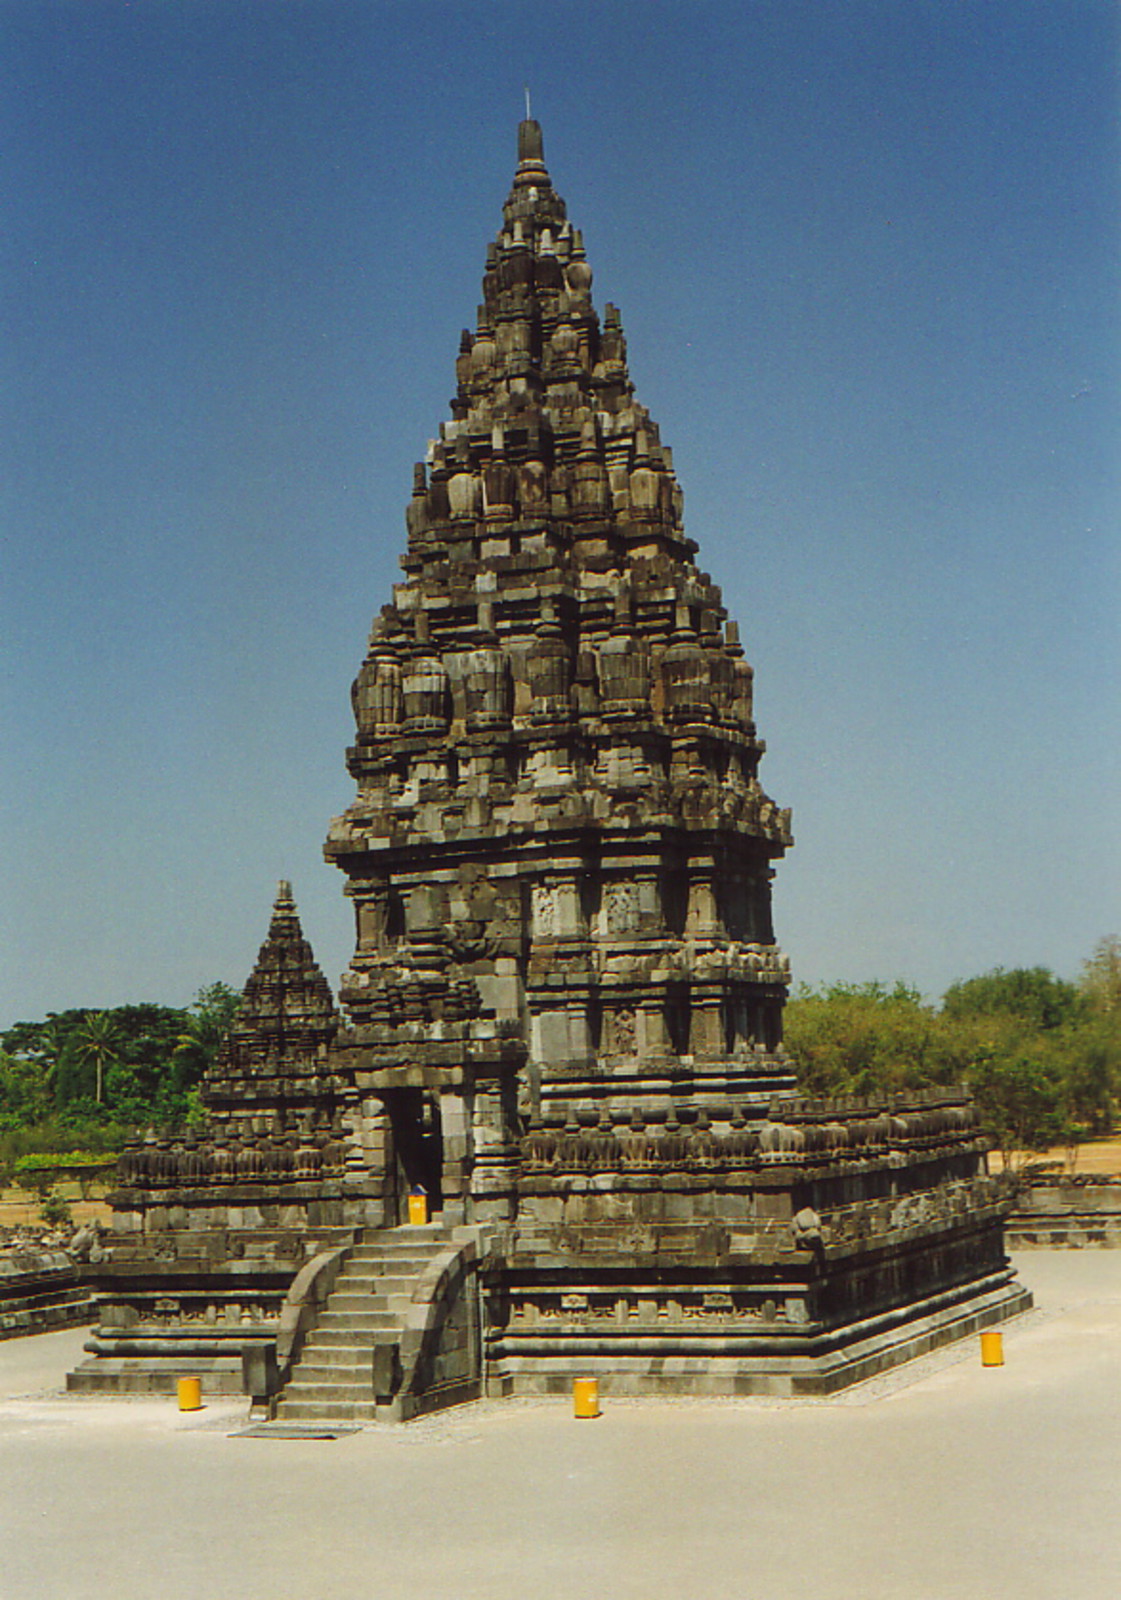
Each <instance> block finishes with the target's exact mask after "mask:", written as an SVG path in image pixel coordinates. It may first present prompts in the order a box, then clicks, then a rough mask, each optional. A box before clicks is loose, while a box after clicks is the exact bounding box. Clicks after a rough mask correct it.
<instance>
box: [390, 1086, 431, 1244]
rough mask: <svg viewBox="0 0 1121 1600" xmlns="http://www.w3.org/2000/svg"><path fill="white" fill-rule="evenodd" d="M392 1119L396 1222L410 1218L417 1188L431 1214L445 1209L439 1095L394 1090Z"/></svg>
mask: <svg viewBox="0 0 1121 1600" xmlns="http://www.w3.org/2000/svg"><path fill="white" fill-rule="evenodd" d="M389 1120H390V1126H391V1127H392V1130H393V1149H394V1152H395V1156H396V1179H397V1221H398V1222H399V1223H401V1222H407V1221H408V1217H409V1196H410V1194H414V1193H415V1192H416V1191H417V1190H418V1189H423V1191H424V1193H425V1194H426V1195H427V1196H428V1214H429V1216H430V1217H431V1216H435V1215H436V1213H437V1212H439V1211H442V1210H443V1194H442V1191H441V1174H442V1172H443V1166H444V1137H443V1131H442V1127H441V1118H440V1097H439V1095H436V1094H433V1093H432V1092H431V1091H429V1090H425V1089H394V1090H393V1091H392V1092H391V1094H390V1095H389Z"/></svg>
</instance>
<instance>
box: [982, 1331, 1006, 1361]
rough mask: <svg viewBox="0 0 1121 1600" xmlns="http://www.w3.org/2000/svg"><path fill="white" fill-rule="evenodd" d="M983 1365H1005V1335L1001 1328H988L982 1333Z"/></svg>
mask: <svg viewBox="0 0 1121 1600" xmlns="http://www.w3.org/2000/svg"><path fill="white" fill-rule="evenodd" d="M981 1365H982V1366H983V1367H1003V1365H1004V1336H1003V1334H1002V1333H1001V1332H1000V1329H999V1328H988V1329H986V1331H985V1332H984V1333H983V1334H982V1335H981Z"/></svg>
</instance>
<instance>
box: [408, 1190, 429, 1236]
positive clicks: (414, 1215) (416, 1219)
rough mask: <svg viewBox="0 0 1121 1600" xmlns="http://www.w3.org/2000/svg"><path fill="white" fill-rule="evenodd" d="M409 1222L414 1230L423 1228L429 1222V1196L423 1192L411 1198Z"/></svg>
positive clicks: (412, 1195)
mask: <svg viewBox="0 0 1121 1600" xmlns="http://www.w3.org/2000/svg"><path fill="white" fill-rule="evenodd" d="M409 1221H410V1222H411V1223H412V1225H413V1227H414V1228H423V1227H424V1226H425V1224H426V1223H427V1221H428V1196H427V1195H426V1194H425V1193H424V1191H423V1190H421V1191H420V1192H419V1193H418V1194H411V1195H410V1196H409Z"/></svg>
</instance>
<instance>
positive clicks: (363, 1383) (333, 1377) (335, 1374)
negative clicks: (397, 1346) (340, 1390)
mask: <svg viewBox="0 0 1121 1600" xmlns="http://www.w3.org/2000/svg"><path fill="white" fill-rule="evenodd" d="M361 1355H362V1359H361V1361H356V1362H354V1363H353V1364H352V1365H349V1366H343V1365H341V1364H340V1365H335V1363H334V1362H331V1363H329V1364H324V1365H322V1366H321V1365H318V1364H315V1365H309V1364H308V1362H306V1361H301V1362H300V1383H299V1385H297V1384H291V1385H290V1386H289V1387H290V1388H291V1389H293V1390H294V1389H296V1388H298V1387H300V1386H301V1385H303V1384H305V1383H312V1384H314V1385H315V1387H316V1389H317V1390H318V1389H319V1388H321V1387H322V1386H323V1384H340V1383H341V1384H346V1385H349V1386H350V1387H351V1388H354V1387H358V1388H360V1389H363V1390H365V1392H366V1393H367V1394H368V1393H369V1392H370V1390H371V1387H372V1384H373V1381H374V1380H373V1371H374V1352H373V1351H372V1350H363V1351H362V1352H361ZM285 1392H286V1393H287V1391H285Z"/></svg>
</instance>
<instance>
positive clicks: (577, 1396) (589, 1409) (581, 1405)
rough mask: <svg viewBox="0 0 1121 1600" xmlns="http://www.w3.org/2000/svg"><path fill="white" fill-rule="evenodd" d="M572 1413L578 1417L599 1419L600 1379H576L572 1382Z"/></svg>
mask: <svg viewBox="0 0 1121 1600" xmlns="http://www.w3.org/2000/svg"><path fill="white" fill-rule="evenodd" d="M572 1412H573V1415H574V1416H577V1417H598V1416H599V1414H600V1412H599V1379H598V1378H574V1379H573V1381H572Z"/></svg>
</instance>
